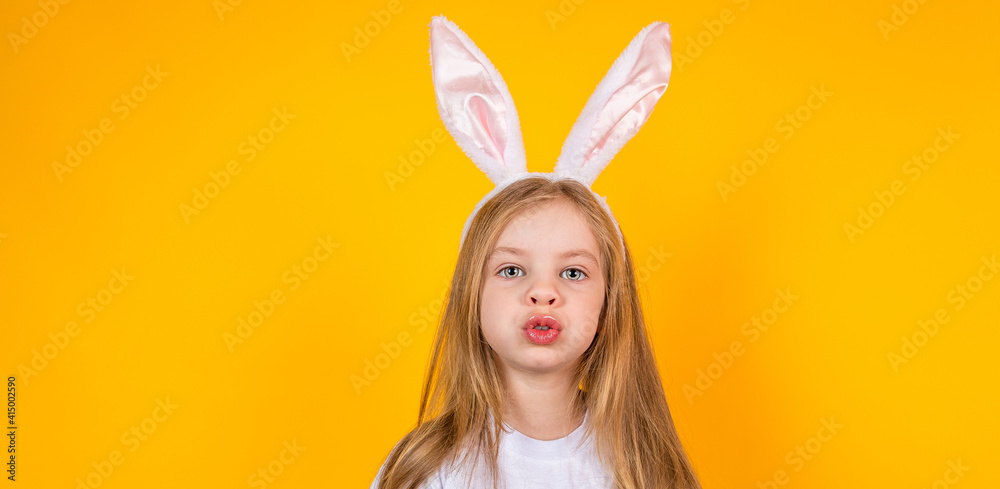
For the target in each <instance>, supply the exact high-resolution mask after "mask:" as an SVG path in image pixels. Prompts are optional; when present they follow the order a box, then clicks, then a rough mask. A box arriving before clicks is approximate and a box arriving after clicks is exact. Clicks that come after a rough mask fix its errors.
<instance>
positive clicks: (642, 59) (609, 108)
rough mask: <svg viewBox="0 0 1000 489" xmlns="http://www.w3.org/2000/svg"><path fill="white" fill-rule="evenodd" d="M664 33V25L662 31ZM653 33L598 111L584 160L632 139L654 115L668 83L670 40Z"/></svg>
mask: <svg viewBox="0 0 1000 489" xmlns="http://www.w3.org/2000/svg"><path fill="white" fill-rule="evenodd" d="M661 28H663V31H661V32H664V33H666V35H667V36H669V31H666V27H665V24H664V25H663V26H662V27H661ZM655 34H659V33H657V32H655V29H654V31H653V32H650V33H649V35H648V36H647V37H646V39H645V40H644V42H643V44H642V48H641V49H640V51H639V56H638V57H637V59H636V62H635V65H634V66H632V70H631V71H630V72H629V74H628V76H627V77H626V80H628V83H626V84H625V85H622V86H621V88H619V89H618V90H616V91H615V93H614V94H612V95H611V97H610V98H609V99H608V101H607V103H605V104H604V107H603V108H602V109H601V112H600V114H599V115H598V117H597V120H596V121H595V123H594V128H593V129H592V130H591V132H590V139H589V140H588V141H587V146H586V149H585V150H584V153H583V154H584V155H586V156H585V157H584V159H585V162H584V164H586V161H589V160H590V159H591V158H592V157H593V156H594V155H595V154H596V153H598V152H600V151H601V150H603V149H604V148H605V147H606V146H608V145H609V144H612V143H614V142H618V141H620V140H622V139H625V140H627V139H629V138H631V137H632V136H633V135H635V131H636V130H637V128H638V127H639V126H641V125H642V124H643V123H645V122H646V119H648V118H649V115H650V114H652V113H653V107H655V106H656V102H657V101H659V100H660V97H661V96H662V95H663V92H664V91H666V89H667V82H668V81H669V80H670V68H671V60H670V40H669V39H670V38H669V37H667V40H666V42H664V40H663V39H662V38H661V37H660V36H659V35H655Z"/></svg>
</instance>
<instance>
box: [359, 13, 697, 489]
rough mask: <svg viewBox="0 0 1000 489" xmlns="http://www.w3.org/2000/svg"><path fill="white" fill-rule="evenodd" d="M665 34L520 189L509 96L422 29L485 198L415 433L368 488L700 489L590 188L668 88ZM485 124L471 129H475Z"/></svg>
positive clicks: (434, 28) (631, 59) (451, 45)
mask: <svg viewBox="0 0 1000 489" xmlns="http://www.w3.org/2000/svg"><path fill="white" fill-rule="evenodd" d="M669 41H670V38H669V30H668V27H667V25H666V24H659V23H656V24H653V25H650V26H648V27H647V28H645V29H643V31H641V32H640V33H639V35H638V36H636V38H635V39H634V40H633V41H632V43H631V44H630V45H629V47H628V48H627V49H626V50H625V52H624V53H623V54H622V56H621V57H620V58H619V59H618V61H616V62H615V64H614V65H613V67H612V69H611V71H609V73H608V75H607V76H606V77H605V79H604V80H602V82H601V84H599V85H598V87H597V90H596V91H595V93H594V95H593V96H592V97H591V99H590V101H588V103H587V106H586V107H585V108H584V112H583V114H582V115H581V116H580V119H579V120H578V121H577V123H576V125H574V127H573V130H572V131H571V132H570V136H569V138H568V139H567V142H566V145H565V146H564V147H563V153H562V155H561V156H560V159H559V161H558V162H557V164H556V169H555V172H553V173H528V172H527V170H526V163H525V158H524V150H523V147H522V145H521V136H520V127H519V125H518V122H517V116H516V111H515V110H514V105H513V102H512V101H511V99H510V95H509V93H508V92H507V89H506V86H505V85H504V83H503V80H502V79H501V78H500V76H499V74H498V73H497V72H496V70H495V69H493V67H492V64H490V63H489V60H487V59H486V57H485V56H484V55H483V54H482V52H481V51H479V50H478V48H476V47H475V45H474V44H473V43H472V41H471V40H470V39H468V37H467V36H465V34H464V33H462V32H461V31H460V30H459V29H458V27H457V26H455V25H454V24H453V23H451V22H449V21H447V20H446V19H444V18H443V17H436V18H435V19H434V20H433V21H432V23H431V60H432V68H433V74H434V84H435V91H436V93H437V97H438V107H439V110H440V112H441V115H442V119H443V120H444V122H445V125H446V127H447V128H448V130H449V131H450V132H451V133H452V135H453V136H454V137H455V139H456V141H457V142H458V143H459V145H460V146H461V147H462V149H463V150H465V152H466V154H468V155H469V156H470V157H471V158H472V159H473V161H474V162H475V163H476V164H477V166H479V168H480V169H482V170H483V171H484V172H485V173H486V174H487V176H489V177H490V178H491V179H492V180H493V181H494V183H496V184H497V187H496V188H495V189H494V190H493V191H491V192H490V193H489V194H487V195H486V197H484V198H483V200H482V201H480V203H479V204H477V206H476V208H475V209H474V211H473V213H472V215H470V216H469V219H468V220H467V221H466V225H465V229H464V230H463V237H462V241H461V243H460V250H459V255H458V262H457V265H456V267H455V274H454V277H453V279H452V283H451V290H450V294H449V297H448V301H447V305H446V307H445V309H444V314H443V316H442V318H441V323H440V326H439V329H438V332H437V335H436V338H435V342H434V349H433V354H432V356H431V361H430V365H429V367H428V371H427V378H426V382H425V385H424V389H423V395H422V399H421V403H420V412H419V415H418V421H417V426H416V428H414V429H413V430H412V431H411V432H410V433H408V434H407V435H406V436H404V437H403V439H402V440H400V441H399V443H397V444H396V446H395V447H394V448H393V449H392V451H391V452H390V454H389V456H388V458H387V459H386V460H385V462H384V463H383V465H382V467H381V469H380V470H379V472H378V475H377V476H376V477H375V480H374V482H373V483H372V488H373V489H375V488H379V489H385V488H420V487H425V488H451V487H456V488H457V487H462V488H468V487H508V488H515V487H518V488H520V487H546V488H552V487H556V488H560V487H580V488H610V487H620V488H632V489H641V488H684V489H694V488H700V485H699V483H698V480H697V477H696V476H695V474H694V471H693V470H692V468H691V465H690V463H689V462H688V460H687V457H686V455H685V453H684V449H683V447H682V446H681V443H680V440H679V439H678V437H677V433H676V431H675V429H674V426H673V421H672V419H671V416H670V411H669V409H668V407H667V402H666V397H665V395H664V391H663V387H662V384H661V382H660V376H659V373H658V370H657V367H656V360H655V358H654V356H653V352H652V348H651V345H650V342H649V339H648V336H647V332H646V329H645V322H644V319H643V314H642V309H641V306H640V303H639V297H638V293H637V291H636V284H635V270H634V267H633V263H632V258H631V254H630V252H629V249H628V246H627V245H626V242H625V239H624V236H623V235H622V234H621V232H620V230H619V227H618V225H617V222H616V221H615V219H614V216H613V215H612V214H611V210H610V208H609V207H608V206H607V204H606V202H605V200H604V199H603V198H601V197H599V196H598V195H597V194H595V193H594V192H593V191H592V190H591V189H590V187H589V186H590V184H591V183H592V182H593V180H594V179H595V178H596V177H597V175H598V174H599V173H600V171H601V170H603V168H604V167H605V166H606V165H607V163H608V162H609V161H610V160H611V158H612V157H613V156H614V154H615V153H617V152H618V150H620V149H621V147H622V146H623V145H624V143H625V142H626V141H627V140H628V139H630V138H631V137H632V136H633V135H634V134H635V133H636V132H638V130H639V128H640V127H641V126H642V124H644V123H645V121H646V119H647V118H648V116H649V112H650V111H651V110H652V106H653V105H654V104H655V103H656V101H657V100H658V99H659V97H660V95H662V93H663V91H664V90H665V88H666V82H667V78H669V73H670V57H669V56H670V55H669ZM484 121H485V122H484Z"/></svg>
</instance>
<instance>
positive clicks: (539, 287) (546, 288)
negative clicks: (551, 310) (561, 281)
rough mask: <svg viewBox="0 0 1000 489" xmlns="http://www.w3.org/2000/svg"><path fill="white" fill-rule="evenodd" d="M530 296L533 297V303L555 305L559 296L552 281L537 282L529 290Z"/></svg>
mask: <svg viewBox="0 0 1000 489" xmlns="http://www.w3.org/2000/svg"><path fill="white" fill-rule="evenodd" d="M528 297H529V298H530V299H531V303H532V304H533V305H534V304H547V305H550V306H551V305H553V304H554V303H555V302H556V299H557V298H558V297H559V295H558V294H556V290H555V288H554V287H553V286H552V284H551V283H548V282H544V281H542V282H537V283H535V285H534V286H533V287H531V290H529V291H528Z"/></svg>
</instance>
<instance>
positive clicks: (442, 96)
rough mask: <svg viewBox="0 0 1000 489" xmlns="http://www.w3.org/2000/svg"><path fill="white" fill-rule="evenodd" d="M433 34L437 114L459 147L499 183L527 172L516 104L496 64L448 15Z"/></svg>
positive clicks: (435, 25)
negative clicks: (491, 61) (494, 64)
mask: <svg viewBox="0 0 1000 489" xmlns="http://www.w3.org/2000/svg"><path fill="white" fill-rule="evenodd" d="M430 35H431V52H430V54H431V73H432V78H433V82H434V94H435V95H436V97H437V107H438V112H439V113H440V114H441V120H442V121H444V125H445V127H446V128H447V129H448V132H450V133H451V136H452V137H453V138H454V139H455V142H456V143H458V146H459V147H461V148H462V151H464V152H465V154H466V155H467V156H468V157H469V158H470V159H471V160H472V161H473V162H474V163H475V164H476V166H477V167H479V169H480V170H482V171H483V173H485V174H486V176H487V177H489V179H490V180H491V181H492V182H493V183H494V184H497V185H500V184H501V183H505V182H508V181H510V180H513V179H515V178H517V176H519V175H521V174H524V173H527V172H528V167H527V160H526V158H525V154H524V142H523V140H522V138H521V125H520V123H519V122H518V119H517V110H516V109H515V108H514V100H513V99H512V98H511V96H510V92H509V91H508V90H507V85H506V84H505V83H504V81H503V78H501V77H500V73H499V72H497V70H496V68H494V67H493V63H490V60H489V59H487V58H486V55H484V54H483V52H482V51H480V50H479V48H478V47H476V45H475V44H474V43H473V42H472V40H471V39H469V36H467V35H465V33H464V32H462V30H461V29H459V28H458V26H457V25H455V24H454V23H453V22H451V21H450V20H448V19H446V18H445V17H444V16H437V17H434V18H433V19H431V25H430Z"/></svg>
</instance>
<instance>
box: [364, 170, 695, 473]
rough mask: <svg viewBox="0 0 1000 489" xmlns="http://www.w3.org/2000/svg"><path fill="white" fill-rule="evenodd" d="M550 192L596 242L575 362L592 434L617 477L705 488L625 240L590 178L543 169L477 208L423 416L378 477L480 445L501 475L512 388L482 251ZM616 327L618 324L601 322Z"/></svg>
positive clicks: (425, 467)
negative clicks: (593, 313)
mask: <svg viewBox="0 0 1000 489" xmlns="http://www.w3.org/2000/svg"><path fill="white" fill-rule="evenodd" d="M554 199H565V200H567V201H569V202H571V203H573V204H575V206H576V208H577V209H579V211H580V212H581V214H582V215H583V216H584V218H585V220H586V221H587V222H588V223H589V224H590V228H591V230H592V232H593V233H594V236H595V238H596V239H597V242H598V245H599V247H600V250H601V258H600V259H601V269H602V270H603V273H604V283H605V302H604V308H603V309H602V310H601V314H600V318H599V322H598V329H597V334H596V335H595V337H594V341H593V343H592V344H591V345H590V347H589V348H588V349H587V350H586V351H585V352H584V353H583V355H582V356H581V358H580V366H579V369H578V372H577V375H578V381H579V385H580V387H581V389H580V391H578V396H577V400H576V401H577V403H578V404H580V405H581V406H583V407H584V408H585V409H586V411H587V413H588V423H589V427H588V433H587V434H588V436H593V437H594V444H595V448H596V450H597V453H598V454H599V456H600V457H601V460H602V462H603V463H604V466H605V467H606V468H607V469H608V471H609V472H610V473H611V474H612V475H613V478H614V486H615V487H618V488H623V489H644V488H678V489H680V488H683V489H700V487H701V486H700V484H699V482H698V479H697V477H696V476H695V473H694V470H693V469H692V467H691V464H690V463H689V461H688V459H687V456H686V455H685V453H684V449H683V447H682V446H681V442H680V439H679V438H678V436H677V432H676V430H675V429H674V424H673V419H672V418H671V416H670V410H669V408H668V407H667V400H666V396H665V394H664V391H663V386H662V384H661V383H660V375H659V371H658V370H657V367H656V359H655V357H654V355H653V351H652V345H651V344H650V341H649V337H648V335H647V332H646V327H645V321H644V318H643V314H642V307H641V305H640V303H639V295H638V293H637V290H636V281H635V268H634V266H633V264H632V257H631V253H630V252H629V251H628V245H627V243H625V248H624V250H623V249H622V247H621V246H622V243H621V242H619V239H618V231H617V230H616V229H615V227H614V224H613V223H612V221H611V219H610V218H609V217H608V215H607V214H606V213H605V211H604V210H603V209H602V207H601V204H600V203H599V202H598V201H597V200H596V199H595V198H594V195H593V193H592V192H591V191H590V190H589V189H588V188H586V187H585V186H584V185H583V184H581V183H580V182H577V181H574V180H568V179H563V180H555V181H552V180H548V179H546V178H539V177H531V178H525V179H522V180H519V181H516V182H514V183H512V184H510V185H509V186H508V187H506V188H505V189H503V190H501V191H500V192H498V193H497V194H496V195H495V196H494V197H493V198H492V199H490V200H489V201H488V202H487V203H486V204H484V205H483V207H482V209H480V211H479V213H478V214H477V215H476V216H475V217H474V218H473V221H472V223H471V225H470V227H469V230H468V235H467V236H466V238H465V242H464V244H463V246H462V249H461V250H460V252H459V254H458V262H457V264H456V266H455V274H454V276H453V278H452V282H451V290H450V292H449V296H448V300H447V305H446V306H445V308H444V314H443V315H442V317H441V322H440V325H439V328H438V331H437V335H436V337H435V340H434V347H433V353H432V355H431V359H430V363H429V364H428V368H427V373H426V379H425V383H424V388H423V393H422V396H421V401H420V412H419V415H418V417H417V426H416V428H414V429H413V430H412V431H410V432H409V433H408V434H407V435H406V436H404V437H403V438H402V439H401V440H400V441H399V443H398V444H397V445H396V446H395V447H394V448H393V450H392V451H391V453H390V454H389V457H388V458H387V460H386V463H385V469H384V472H383V475H382V478H381V480H380V483H379V486H378V487H379V489H396V488H406V489H415V488H417V487H418V486H420V484H422V483H424V482H425V481H427V480H428V478H429V477H430V476H431V475H432V474H433V473H434V472H435V471H436V470H438V469H439V468H440V467H441V466H442V465H443V464H445V463H450V462H452V461H455V460H456V459H457V457H458V455H459V454H460V453H463V455H462V460H461V462H465V461H467V460H469V457H472V459H473V460H475V459H478V458H479V457H482V458H483V459H484V460H485V461H486V467H487V469H488V471H489V473H490V476H491V477H492V480H493V481H494V486H496V484H497V481H498V480H499V476H498V474H497V472H498V470H497V455H498V452H499V439H500V433H501V429H502V424H503V420H502V414H503V406H504V402H505V394H504V392H505V390H504V386H503V381H502V378H501V375H500V368H499V366H498V365H497V364H496V361H495V358H494V356H493V355H492V354H491V348H490V346H489V344H488V343H487V342H486V340H485V338H484V337H483V333H482V330H481V324H480V309H479V307H480V300H481V294H482V290H483V281H484V279H485V276H484V275H485V269H486V262H487V259H488V257H489V255H490V253H491V252H492V250H493V247H494V246H495V245H496V242H497V240H498V239H499V237H500V234H501V232H502V231H503V230H504V228H505V227H506V225H507V224H508V223H509V222H510V221H511V220H512V219H514V218H515V217H516V216H518V215H519V214H521V213H522V212H523V211H525V210H528V209H532V208H535V207H537V206H538V205H540V204H542V203H545V202H549V201H552V200H554ZM609 329H610V330H613V331H615V332H616V333H615V334H613V335H611V334H604V331H607V330H609Z"/></svg>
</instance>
